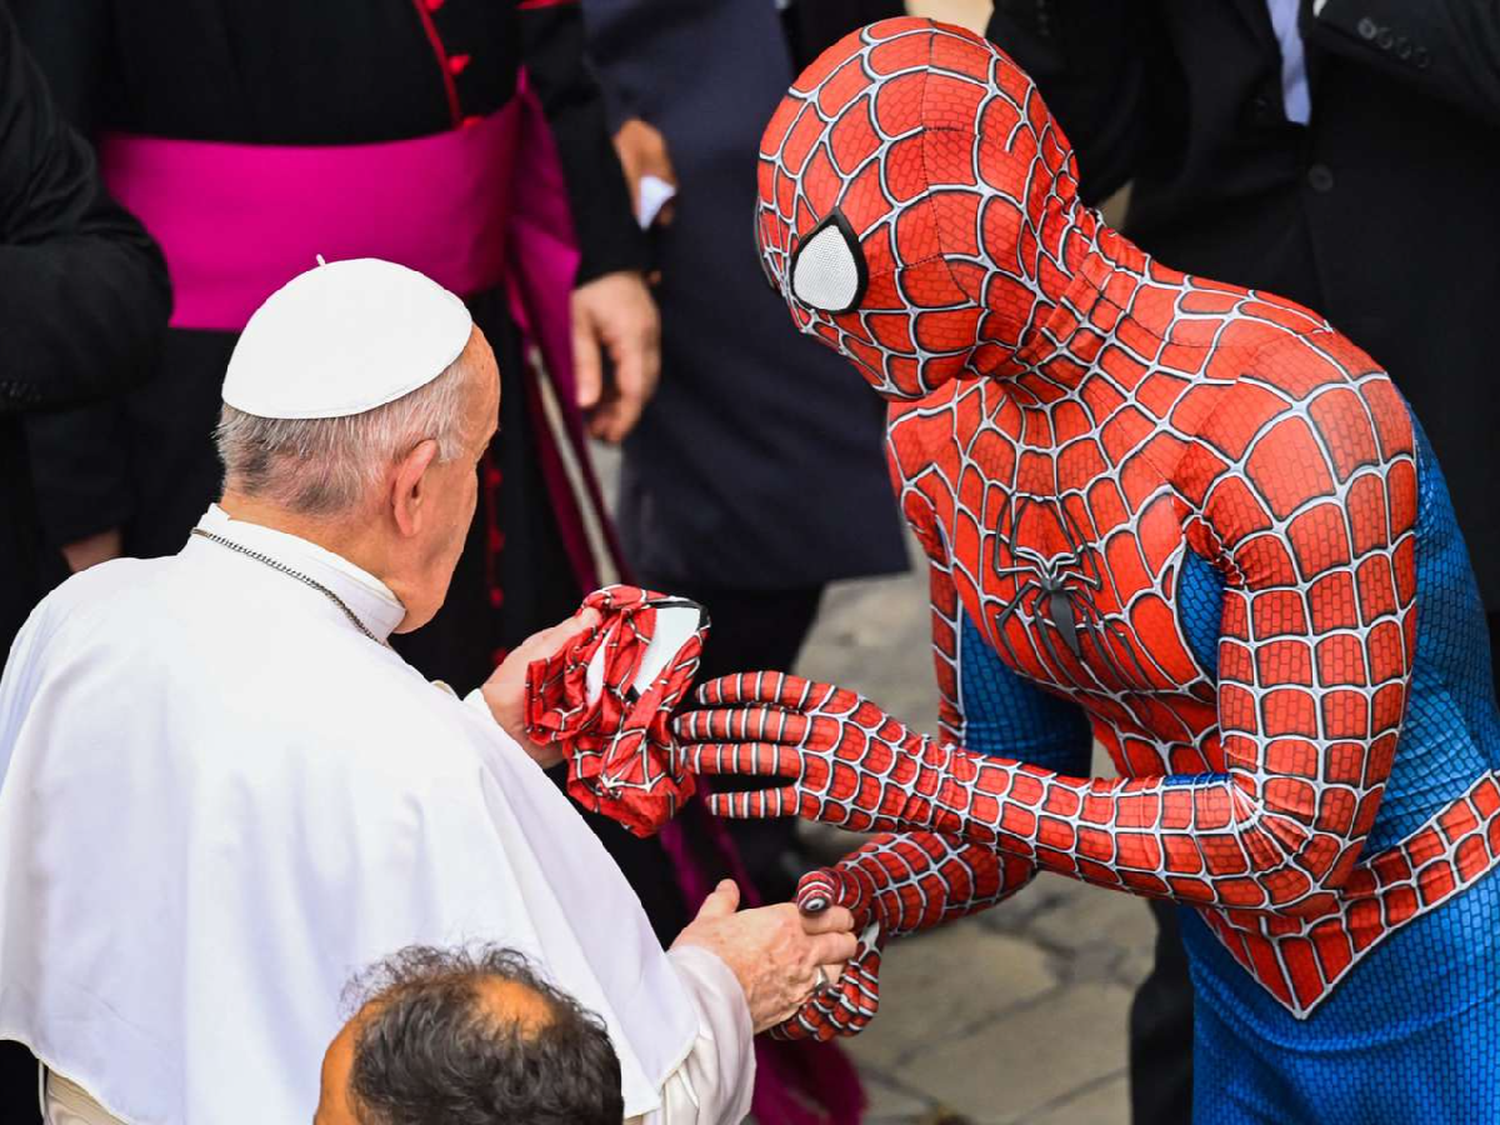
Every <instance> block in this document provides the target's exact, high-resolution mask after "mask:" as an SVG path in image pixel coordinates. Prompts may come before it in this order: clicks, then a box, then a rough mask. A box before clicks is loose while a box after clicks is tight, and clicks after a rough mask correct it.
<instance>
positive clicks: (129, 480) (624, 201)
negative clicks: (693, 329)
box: [9, 0, 643, 684]
mask: <svg viewBox="0 0 1500 1125" xmlns="http://www.w3.org/2000/svg"><path fill="white" fill-rule="evenodd" d="M9 3H10V4H11V5H12V7H13V9H14V10H15V12H16V14H17V16H18V19H19V22H20V24H21V26H22V31H23V34H24V35H25V36H26V37H27V40H28V43H29V45H30V46H31V48H32V50H33V52H34V53H35V54H36V56H37V58H38V60H39V62H40V63H41V65H42V67H43V69H44V70H45V71H46V72H47V75H48V77H49V79H50V80H51V81H52V83H53V85H54V87H55V88H56V90H57V95H58V99H59V102H60V103H61V105H62V106H63V108H64V110H65V111H66V112H67V113H68V114H69V115H70V116H71V117H72V119H73V120H74V121H75V122H76V123H77V124H78V125H79V126H80V127H81V128H82V129H83V130H84V131H86V132H89V133H91V134H92V135H94V136H96V137H97V136H99V135H102V134H103V133H106V132H113V131H119V132H125V133H131V134H141V135H145V136H152V137H163V138H171V139H179V140H197V141H224V142H233V143H240V144H276V145H342V144H358V143H366V142H377V141H393V140H403V139H408V138H413V137H421V136H428V135H431V134H436V133H440V132H442V131H445V130H449V129H454V128H458V127H461V126H462V125H463V123H464V122H465V121H466V120H468V119H470V118H474V117H482V116H485V115H488V114H490V113H492V112H494V111H495V110H497V109H499V108H500V107H502V106H503V105H505V104H506V102H507V101H508V100H509V99H511V98H512V97H513V96H514V95H515V92H516V84H517V75H518V73H519V72H520V69H521V67H522V66H524V67H525V69H526V73H527V75H528V81H529V83H530V86H531V89H532V90H533V91H535V93H536V94H537V96H538V98H539V100H540V102H541V105H542V108H543V110H544V111H545V113H546V116H547V119H548V123H549V124H550V126H551V129H552V133H553V136H554V139H555V140H556V142H557V149H558V155H559V158H560V160H561V163H562V165H563V170H564V173H565V177H566V180H567V183H568V185H569V195H570V203H571V211H572V215H573V219H574V226H575V229H576V233H577V236H578V242H579V248H580V250H581V252H582V262H581V265H580V268H579V280H581V281H582V280H588V279H590V278H593V277H596V276H599V275H600V274H603V273H607V272H610V271H613V270H619V269H635V268H639V267H640V266H641V265H642V264H643V246H642V242H641V237H640V234H639V232H638V231H637V230H636V229H635V227H634V225H633V223H632V220H631V215H630V206H629V200H628V197H627V194H626V191H625V187H624V182H623V178H622V176H621V174H620V170H619V165H618V162H617V161H616V159H615V156H614V153H613V150H612V148H611V146H610V143H609V137H608V133H607V131H606V127H605V122H604V115H603V110H602V107H601V103H600V100H599V97H598V91H597V88H596V86H595V84H594V82H593V80H592V78H591V77H590V75H589V73H588V70H587V68H586V67H585V65H584V63H583V40H582V20H581V17H580V15H579V12H578V9H577V7H576V5H575V4H574V3H571V2H569V0H319V2H318V3H315V4H309V3H305V2H301V0H158V2H154V3H151V4H140V3H136V2H134V0H69V2H68V3H66V4H60V3H57V2H56V0H9ZM527 158H528V157H527V154H525V153H523V154H521V157H520V159H522V160H525V159H527ZM350 202H351V206H357V204H358V201H357V200H351V201H350ZM464 296H465V297H466V299H468V300H469V302H470V305H471V307H472V309H473V311H474V314H475V319H476V322H477V323H478V324H479V326H480V328H481V329H482V330H483V331H484V333H485V335H486V336H487V337H488V338H489V340H490V342H491V343H492V345H493V346H494V347H495V350H496V354H497V357H498V358H499V361H500V369H501V372H502V377H503V399H502V406H501V415H502V418H501V430H502V432H503V434H504V437H503V440H502V441H500V442H499V443H498V444H497V446H496V448H495V449H494V450H492V454H491V456H492V462H493V463H492V465H491V466H490V468H491V471H490V472H488V473H486V480H487V482H488V483H489V484H490V486H491V489H492V493H491V495H489V496H488V497H487V498H486V501H485V502H482V503H481V504H480V508H479V514H478V517H477V518H476V520H475V526H474V529H473V533H472V535H471V539H470V546H469V549H468V550H466V552H465V555H464V559H463V560H462V561H461V563H460V565H459V571H458V573H457V574H456V575H455V578H454V583H453V587H452V590H451V593H450V597H449V602H448V605H447V606H446V607H445V609H444V611H443V612H442V613H441V614H440V615H439V617H438V618H437V620H435V621H434V622H433V624H432V625H430V626H428V627H427V628H426V629H424V630H423V631H422V632H421V633H419V634H416V635H414V636H413V637H411V638H407V643H406V645H405V648H404V651H406V653H407V655H408V657H409V658H411V659H412V660H413V662H414V663H416V664H418V666H420V667H421V668H422V669H423V671H425V672H427V673H428V674H429V675H432V676H435V677H439V678H442V679H445V680H451V681H452V682H454V683H464V684H468V683H473V682H475V681H476V680H477V679H479V678H481V677H482V676H483V675H484V674H485V672H486V671H487V670H488V668H489V667H490V664H491V659H492V657H493V654H494V653H495V652H496V651H497V650H499V649H502V648H504V647H506V646H508V645H511V644H514V643H515V641H517V640H518V639H520V638H521V637H523V636H525V635H526V634H528V633H529V632H531V631H534V630H535V629H537V628H540V627H541V626H543V625H546V624H552V623H554V622H555V621H556V620H557V619H559V618H560V617H562V616H565V615H566V614H568V613H570V612H572V610H573V609H574V608H575V607H576V605H577V602H578V599H579V597H580V596H581V593H582V591H580V590H579V588H578V582H577V581H576V580H575V578H574V577H573V572H572V569H571V568H570V566H569V564H568V559H567V557H566V554H565V552H564V549H563V547H562V544H561V542H560V539H559V535H558V530H557V526H556V520H555V518H554V514H553V513H552V511H551V510H550V505H549V503H548V501H547V496H548V492H547V489H546V487H545V485H544V482H543V481H542V479H541V477H540V472H539V468H538V464H537V460H538V458H537V449H536V441H537V439H538V435H537V433H536V432H535V429H534V427H533V425H532V414H531V411H529V410H528V408H527V395H526V393H525V391H524V385H523V378H524V376H523V365H522V363H521V362H520V358H519V355H518V349H517V347H516V344H515V339H514V332H513V330H512V327H511V324H510V321H509V317H508V313H507V308H506V302H505V299H504V296H503V294H501V293H500V292H499V291H491V292H481V293H474V294H464ZM235 339H236V336H235V335H234V334H233V333H227V332H217V331H214V332H210V331H199V330H174V331H172V332H171V333H170V335H169V339H168V341H167V344H166V350H165V357H164V360H163V363H162V364H161V371H160V375H159V377H158V378H157V379H155V380H154V381H153V382H152V384H151V385H150V386H149V387H148V388H146V389H144V390H142V391H141V392H140V393H138V394H136V395H134V396H132V397H131V398H130V400H129V401H128V402H127V403H126V404H125V406H124V408H123V409H119V410H98V409H95V410H89V411H86V412H82V413H70V414H68V415H66V416H60V417H57V418H53V419H47V420H45V421H43V422H39V423H32V424H30V428H31V436H32V446H33V449H32V456H33V460H34V463H35V465H36V467H37V470H38V471H37V476H38V479H39V485H38V488H39V493H38V498H39V502H40V508H41V511H42V514H43V518H44V520H45V523H46V528H47V532H48V535H49V537H50V538H51V540H52V541H53V542H54V543H58V544H61V543H67V542H70V541H73V540H76V539H79V538H82V537H84V536H86V535H90V534H93V533H96V532H99V531H102V530H105V529H107V528H110V527H115V526H123V527H124V529H125V549H126V553H127V554H132V555H142V556H152V555H162V554H168V553H171V552H174V551H176V550H177V549H178V548H179V547H180V546H181V545H182V543H183V541H184V539H185V537H186V536H187V534H188V531H189V529H190V528H191V527H192V526H193V524H194V522H195V521H196V520H197V519H198V517H199V516H200V515H201V514H202V512H203V510H204V508H205V507H206V506H207V505H208V503H209V501H210V500H212V499H213V498H214V497H215V496H216V495H217V494H218V491H219V488H220V484H221V469H220V466H219V462H218V459H217V456H216V455H215V452H214V448H213V443H212V439H211V431H212V429H213V426H214V424H215V422H216V421H217V418H218V412H219V387H220V384H221V381H222V378H223V374H224V368H225V365H226V363H227V361H228V358H229V353H230V351H231V350H232V348H233V346H234V343H235ZM501 591H503V593H502V592H501Z"/></svg>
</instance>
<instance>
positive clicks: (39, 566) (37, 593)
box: [0, 8, 171, 656]
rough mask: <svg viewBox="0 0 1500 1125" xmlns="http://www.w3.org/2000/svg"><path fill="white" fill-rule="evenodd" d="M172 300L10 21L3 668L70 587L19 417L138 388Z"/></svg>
mask: <svg viewBox="0 0 1500 1125" xmlns="http://www.w3.org/2000/svg"><path fill="white" fill-rule="evenodd" d="M170 299H171V298H170V292H169V289H168V285H167V275H166V268H165V266H164V265H163V263H162V260H161V255H160V254H159V253H158V252H157V249H156V246H155V245H154V244H153V243H152V241H151V240H150V238H149V237H147V235H146V233H145V231H143V230H142V229H141V227H140V225H139V224H138V223H136V222H135V221H134V220H133V219H132V218H131V217H130V216H129V215H127V214H125V213H124V212H123V211H121V210H120V209H119V208H118V207H116V206H115V205H114V203H113V202H111V201H110V199H109V197H108V195H106V193H105V192H104V189H103V188H102V187H101V186H100V184H99V180H98V176H97V174H96V170H95V167H94V160H93V157H92V155H91V153H90V152H89V148H88V145H86V144H85V143H84V142H83V140H82V139H81V138H79V137H78V136H77V135H76V134H75V133H73V132H72V131H71V130H70V129H69V128H68V127H67V126H66V124H64V121H63V118H62V116H61V114H60V113H59V112H58V111H57V108H56V107H55V106H54V104H53V102H52V100H51V98H50V96H49V95H48V92H47V88H46V85H45V83H44V82H43V80H42V77H41V75H40V74H39V73H38V71H37V68H36V67H35V66H34V65H33V64H32V62H31V60H30V59H28V58H27V56H26V53H25V51H24V50H23V49H22V46H21V41H20V39H19V37H18V36H17V33H16V29H15V27H14V25H13V24H12V22H11V20H10V17H9V16H8V15H7V14H6V13H5V11H4V10H3V8H0V656H3V655H4V654H6V653H8V652H9V651H10V642H11V639H12V637H14V635H15V633H16V630H17V629H19V628H20V627H21V623H22V622H23V621H24V620H25V619H26V615H27V613H29V612H30V611H31V607H32V606H33V605H35V604H36V602H37V601H39V600H40V599H41V597H42V595H44V594H45V593H46V592H47V591H48V590H49V589H50V588H51V587H52V586H53V585H55V584H56V583H57V582H58V581H60V580H61V579H62V578H63V577H65V576H66V570H65V568H64V566H63V562H62V559H61V557H60V556H59V555H58V554H57V553H56V552H55V551H49V550H47V549H46V548H45V547H44V546H43V545H42V542H41V537H40V534H39V528H38V520H37V514H36V508H35V504H34V501H33V496H32V487H31V477H30V471H29V469H28V466H27V458H26V444H25V435H24V432H23V421H22V417H23V415H30V414H31V413H32V412H36V411H44V410H53V409H57V408H61V407H66V406H71V405H73V404H76V403H81V402H86V401H89V400H91V399H99V398H102V397H104V396H106V395H108V394H111V393H113V392H117V391H121V390H123V389H125V388H126V387H128V386H130V385H132V384H135V383H138V382H140V381H141V380H142V379H143V378H145V377H146V376H147V375H148V374H149V373H150V370H151V365H152V362H153V360H154V358H155V350H156V348H157V345H158V342H159V340H160V336H161V332H162V329H163V328H164V327H165V325H166V318H167V310H168V308H169V307H170Z"/></svg>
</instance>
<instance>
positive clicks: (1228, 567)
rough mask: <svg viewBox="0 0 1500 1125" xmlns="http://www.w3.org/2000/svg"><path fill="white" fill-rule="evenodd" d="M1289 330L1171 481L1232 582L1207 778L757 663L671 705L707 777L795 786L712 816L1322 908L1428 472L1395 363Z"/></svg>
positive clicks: (1394, 727) (1373, 719)
mask: <svg viewBox="0 0 1500 1125" xmlns="http://www.w3.org/2000/svg"><path fill="white" fill-rule="evenodd" d="M1290 343H1291V344H1292V345H1293V346H1292V347H1288V348H1285V349H1282V350H1281V351H1280V352H1279V353H1278V355H1277V357H1276V358H1277V360H1278V361H1279V363H1278V368H1277V370H1276V374H1277V376H1278V377H1277V378H1276V379H1274V380H1269V381H1268V382H1267V383H1261V382H1260V381H1258V380H1257V381H1254V382H1251V381H1250V380H1249V379H1248V378H1247V379H1246V380H1245V381H1244V382H1242V383H1241V384H1240V386H1242V387H1245V388H1247V389H1246V390H1245V392H1244V393H1243V394H1242V395H1238V396H1230V397H1228V398H1227V400H1226V401H1225V403H1224V405H1223V406H1222V407H1221V408H1220V409H1219V410H1218V411H1217V412H1216V413H1215V415H1214V416H1213V417H1212V418H1210V419H1209V420H1208V422H1207V423H1205V428H1204V429H1203V430H1202V431H1200V433H1201V438H1200V440H1199V442H1198V443H1197V444H1196V445H1195V446H1194V448H1193V449H1192V451H1190V452H1189V454H1188V455H1187V456H1186V457H1185V458H1184V459H1183V463H1182V465H1181V466H1180V467H1179V470H1178V472H1177V473H1176V475H1175V476H1174V483H1175V484H1176V485H1177V487H1178V488H1179V490H1180V491H1181V493H1182V495H1183V497H1184V505H1183V506H1184V515H1185V523H1186V526H1187V531H1188V536H1189V540H1190V542H1191V543H1192V545H1193V546H1194V548H1195V549H1197V550H1199V551H1200V553H1203V554H1205V555H1206V556H1207V557H1209V558H1210V559H1211V560H1212V561H1214V562H1215V563H1216V564H1217V565H1218V566H1219V568H1220V569H1221V571H1222V572H1223V573H1224V575H1225V578H1226V583H1227V587H1226V591H1225V602H1224V615H1223V626H1222V632H1221V640H1220V646H1219V685H1218V718H1219V730H1220V743H1219V746H1218V747H1216V748H1215V747H1206V748H1205V749H1207V750H1209V751H1211V752H1212V751H1214V750H1217V754H1216V758H1217V761H1216V764H1217V765H1218V766H1219V768H1218V769H1217V770H1216V771H1215V772H1212V773H1206V774H1199V775H1191V776H1175V777H1140V778H1128V779H1121V780H1108V781H1106V780H1102V779H1087V778H1080V777H1068V776H1063V775H1060V774H1058V773H1055V772H1052V771H1049V770H1044V769H1039V768H1037V767H1034V766H1029V765H1026V764H1024V763H1021V762H1018V761H1009V760H995V759H985V758H982V757H980V756H978V755H975V754H972V753H969V752H966V751H964V750H961V749H957V748H954V747H950V746H942V745H939V744H937V743H935V742H933V741H931V740H930V739H927V738H924V737H920V736H917V735H915V734H913V733H912V732H911V731H909V730H907V728H906V727H904V726H903V725H902V724H900V723H899V722H897V721H896V720H895V719H893V718H891V717H890V716H889V715H887V714H886V713H885V712H884V711H882V710H881V709H880V708H878V707H876V706H875V705H874V704H872V703H870V702H868V701H866V700H864V699H861V698H860V697H859V696H857V695H855V694H854V693H853V692H849V691H845V690H842V689H838V688H834V687H830V686H827V685H819V684H811V683H808V682H807V681H804V680H799V679H797V678H795V677H787V676H774V675H770V674H766V675H748V676H738V677H729V678H726V679H723V680H718V681H715V682H713V683H711V684H708V685H706V686H705V687H704V688H703V689H702V691H701V692H700V700H701V701H702V702H704V703H705V704H708V705H709V706H710V707H712V708H715V709H713V710H708V711H699V712H694V713H691V714H688V715H685V716H683V717H682V718H680V719H679V720H678V722H677V732H678V735H679V738H680V739H681V740H682V741H683V742H684V743H687V744H696V745H690V746H689V747H688V750H689V754H690V756H691V757H692V759H693V760H694V761H695V764H696V766H697V768H700V769H702V770H703V771H705V772H710V773H740V774H752V775H762V776H781V777H786V778H791V779H795V783H794V784H792V785H790V786H787V787H785V788H783V789H780V790H776V791H761V792H751V793H735V794H724V795H720V796H718V797H716V798H715V799H714V800H715V802H716V804H715V806H714V807H715V809H716V811H719V812H723V813H727V814H728V815H734V816H777V815H786V814H788V813H800V814H801V815H803V816H806V817H811V818H814V819H820V820H825V821H829V822H832V823H836V824H842V825H845V826H847V827H850V828H853V829H856V830H863V831H889V830H893V829H896V830H902V829H904V830H926V831H936V832H940V833H944V834H951V835H954V836H958V837H961V838H963V839H966V840H969V841H972V842H976V843H985V844H991V845H993V846H996V847H997V848H999V849H1000V850H1002V851H1005V852H1007V853H1009V854H1012V855H1020V856H1023V857H1026V858H1031V859H1034V861H1035V862H1036V863H1037V865H1038V866H1040V867H1043V868H1047V869H1050V870H1055V871H1058V872H1061V873H1063V874H1067V875H1072V876H1074V877H1076V878H1080V879H1084V880H1087V881H1089V882H1093V883H1098V884H1101V885H1105V886H1112V887H1121V888H1125V889H1130V890H1134V891H1136V892H1138V893H1143V894H1152V895H1160V896H1165V897H1170V898H1174V899H1177V900H1180V901H1183V902H1188V903H1195V904H1202V905H1212V906H1217V907H1225V908H1241V909H1250V910H1263V911H1275V912H1282V913H1289V914H1299V915H1317V914H1321V913H1323V912H1325V911H1327V910H1329V909H1331V908H1332V905H1333V903H1332V898H1333V894H1334V892H1335V890H1336V889H1337V888H1338V887H1339V886H1340V885H1341V884H1342V883H1343V881H1344V880H1345V879H1347V878H1348V876H1349V873H1350V871H1351V869H1352V868H1353V867H1354V865H1355V863H1356V861H1357V859H1358V857H1359V851H1360V847H1361V845H1362V844H1363V841H1364V838H1365V836H1366V835H1367V834H1368V832H1369V830H1370V827H1371V825H1372V823H1373V821H1374V819H1375V813H1376V810H1377V808H1378V806H1379V801H1380V796H1381V792H1382V790H1383V787H1384V784H1385V780H1386V778H1387V776H1388V775H1389V773H1390V767H1391V762H1392V758H1393V756H1394V752H1395V747H1396V742H1397V737H1398V734H1399V730H1400V724H1401V719H1402V714H1403V711H1404V708H1405V702H1406V691H1407V683H1408V680H1409V676H1410V663H1411V654H1412V645H1413V641H1414V626H1415V620H1414V617H1413V614H1412V612H1411V609H1412V604H1413V600H1414V595H1415V590H1414V585H1415V565H1414V558H1413V552H1414V549H1415V543H1414V539H1415V537H1414V535H1413V534H1412V528H1413V524H1414V520H1415V512H1416V495H1417V492H1416V470H1415V461H1414V458H1413V456H1412V447H1413V446H1412V431H1411V422H1410V417H1409V415H1408V414H1407V412H1406V408H1405V405H1404V403H1402V402H1401V401H1400V399H1399V397H1398V396H1397V395H1396V393H1395V391H1394V389H1393V388H1392V387H1391V385H1390V382H1389V380H1388V379H1386V378H1385V377H1384V376H1383V375H1380V374H1378V373H1375V374H1368V375H1363V376H1359V377H1356V378H1351V379H1350V380H1348V381H1347V382H1346V381H1342V380H1338V381H1335V380H1333V379H1331V378H1330V374H1331V373H1333V372H1336V371H1337V370H1338V368H1337V366H1335V365H1336V363H1337V361H1338V360H1339V359H1344V360H1346V361H1354V362H1358V361H1359V360H1360V359H1361V357H1360V355H1359V354H1358V353H1357V352H1355V350H1354V349H1353V348H1352V347H1350V346H1348V345H1346V344H1342V342H1341V341H1340V340H1339V338H1338V337H1336V336H1333V335H1332V334H1329V335H1328V336H1326V337H1319V338H1317V339H1316V340H1315V341H1314V340H1301V339H1299V340H1294V341H1291V342H1290ZM1341 352H1347V353H1349V354H1347V355H1341V354H1340V353H1341ZM1269 386H1282V387H1287V386H1291V387H1307V388H1308V389H1307V390H1306V391H1304V392H1302V394H1301V397H1300V399H1298V400H1296V401H1293V395H1292V394H1289V393H1284V392H1275V391H1273V390H1270V389H1268V388H1269ZM1267 396H1270V398H1271V400H1272V401H1273V402H1274V401H1275V400H1277V399H1279V400H1280V405H1279V406H1277V407H1276V408H1275V409H1273V410H1269V411H1268V410H1267V409H1266V401H1267Z"/></svg>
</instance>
